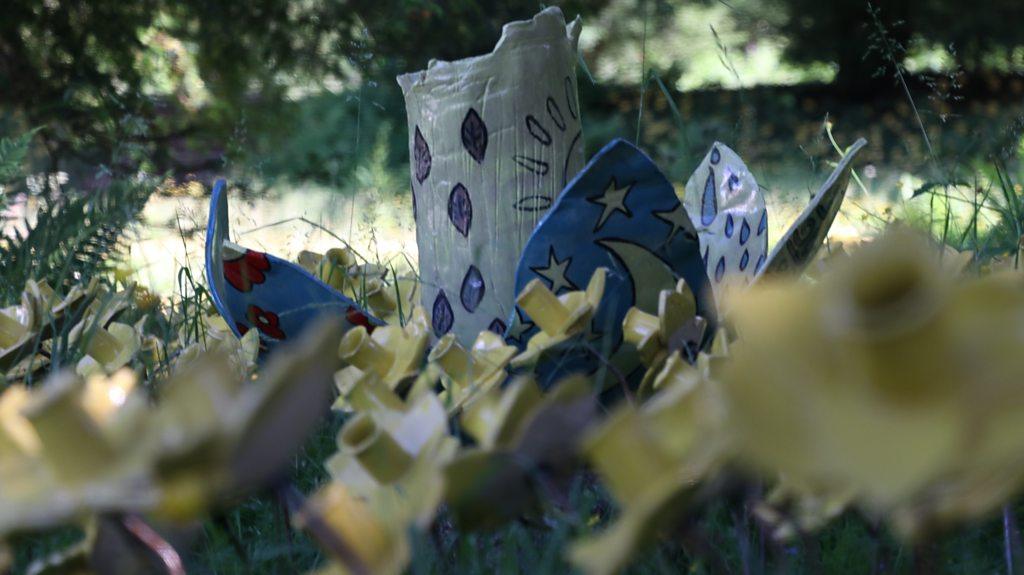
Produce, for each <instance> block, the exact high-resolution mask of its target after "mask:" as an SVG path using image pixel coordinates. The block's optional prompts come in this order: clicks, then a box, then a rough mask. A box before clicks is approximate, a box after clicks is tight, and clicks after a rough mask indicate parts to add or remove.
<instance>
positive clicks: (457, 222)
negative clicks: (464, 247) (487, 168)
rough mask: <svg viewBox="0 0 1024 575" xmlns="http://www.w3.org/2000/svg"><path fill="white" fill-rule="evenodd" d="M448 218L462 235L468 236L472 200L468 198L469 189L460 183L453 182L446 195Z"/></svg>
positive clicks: (470, 224) (471, 220)
mask: <svg viewBox="0 0 1024 575" xmlns="http://www.w3.org/2000/svg"><path fill="white" fill-rule="evenodd" d="M448 219H449V220H451V221H452V225H453V226H455V229H457V230H459V233H460V234H462V235H463V237H468V236H469V229H470V227H472V225H473V202H472V200H470V199H469V190H467V189H466V186H463V185H462V184H455V187H454V188H452V193H451V195H450V196H448Z"/></svg>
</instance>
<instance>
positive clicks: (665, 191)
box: [506, 140, 716, 356]
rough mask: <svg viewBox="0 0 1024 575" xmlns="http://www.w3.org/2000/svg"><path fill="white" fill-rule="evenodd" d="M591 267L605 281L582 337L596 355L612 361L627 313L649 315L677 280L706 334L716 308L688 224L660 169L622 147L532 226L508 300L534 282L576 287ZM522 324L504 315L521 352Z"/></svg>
mask: <svg viewBox="0 0 1024 575" xmlns="http://www.w3.org/2000/svg"><path fill="white" fill-rule="evenodd" d="M599 267H604V268H607V269H608V277H607V281H606V284H605V292H604V298H603V300H602V303H601V307H600V308H599V309H598V311H597V313H596V314H595V317H594V321H593V325H592V326H591V329H590V330H589V332H588V333H589V335H590V337H591V339H592V341H591V343H592V344H593V346H594V347H595V348H597V349H598V350H603V351H605V352H606V354H607V355H609V356H612V355H614V354H615V352H616V351H617V350H618V349H619V347H620V345H621V342H622V320H623V318H624V317H625V315H626V312H627V311H628V310H629V308H630V307H633V306H638V307H640V308H641V309H643V310H644V311H648V312H651V313H657V309H658V296H659V294H660V292H661V290H666V289H673V288H674V287H675V282H676V280H677V279H678V278H680V277H682V278H685V279H686V283H687V284H688V285H689V286H690V288H691V289H692V290H693V291H694V294H695V295H696V297H697V302H698V313H699V314H700V315H701V316H703V317H704V318H706V319H707V320H708V323H709V326H710V328H711V329H709V330H708V333H709V334H710V333H712V332H713V330H714V326H715V324H716V314H715V309H716V308H715V303H714V299H713V296H712V292H711V286H710V283H709V281H708V276H707V273H706V271H705V267H704V265H703V261H702V259H701V254H700V245H699V242H698V239H697V234H696V233H695V232H694V227H693V223H692V222H691V221H690V218H689V216H688V215H687V213H686V210H685V209H684V207H683V206H682V204H681V203H680V202H679V199H678V197H677V196H676V193H675V190H674V189H673V187H672V184H671V183H669V181H668V179H667V178H666V177H665V175H664V174H662V172H661V170H659V169H658V167H657V166H656V165H655V164H654V162H653V161H651V159H650V158H648V157H647V156H646V155H645V154H644V153H643V152H641V151H640V150H639V149H637V148H636V147H635V146H633V145H632V144H630V143H629V142H626V141H625V140H615V141H613V142H611V143H609V144H608V145H607V146H605V147H604V149H603V150H601V151H600V152H598V154H597V155H596V156H594V158H593V159H592V160H591V161H590V163H589V164H587V166H586V167H585V168H584V169H583V171H582V172H580V173H579V174H578V175H577V176H576V178H574V179H573V180H572V182H570V183H569V185H568V186H566V188H565V189H564V190H563V191H562V193H561V194H560V195H559V196H558V198H557V200H556V201H555V203H554V205H553V206H552V208H551V210H550V211H549V212H548V213H547V214H546V215H545V216H544V218H543V219H542V220H541V221H540V223H539V224H538V225H537V228H536V229H535V230H534V231H533V234H532V235H531V236H530V239H529V241H528V242H527V244H526V247H525V248H524V249H523V253H522V256H521V257H520V260H519V265H518V267H517V269H516V281H515V287H516V293H519V292H521V291H522V289H523V288H524V287H526V284H527V283H529V282H530V280H533V279H535V278H541V279H542V281H544V283H545V285H547V286H548V287H549V288H551V287H554V286H564V285H575V286H581V288H582V286H586V285H587V282H588V281H589V280H590V277H591V275H592V274H593V273H594V270H596V269H597V268H599ZM527 320H528V318H527V317H526V314H525V312H523V311H522V310H518V309H517V310H514V311H513V312H512V314H511V315H510V316H509V319H508V322H507V324H508V325H509V329H508V331H507V332H506V333H507V334H508V335H509V339H510V341H511V342H512V343H515V344H517V345H520V346H522V345H524V344H525V343H526V341H527V340H528V339H529V336H530V334H532V333H534V332H535V331H536V329H537V328H536V327H531V328H530V329H528V330H527V329H524V327H525V326H527V325H529V324H528V323H527ZM513 336H515V337H513Z"/></svg>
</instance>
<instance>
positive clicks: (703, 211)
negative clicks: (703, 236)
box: [700, 170, 718, 226]
mask: <svg viewBox="0 0 1024 575" xmlns="http://www.w3.org/2000/svg"><path fill="white" fill-rule="evenodd" d="M717 215H718V196H716V195H715V171H714V170H711V171H710V172H708V179H707V181H706V182H704V195H703V197H702V198H701V201H700V223H702V224H704V225H705V226H710V225H711V222H713V221H715V216H717Z"/></svg>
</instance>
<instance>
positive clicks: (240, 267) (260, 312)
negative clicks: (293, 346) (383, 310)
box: [206, 180, 381, 348]
mask: <svg viewBox="0 0 1024 575" xmlns="http://www.w3.org/2000/svg"><path fill="white" fill-rule="evenodd" d="M228 233H229V223H228V199H227V190H226V184H225V182H224V180H219V181H218V182H217V183H216V184H215V185H214V188H213V195H212V197H211V198H210V217H209V223H208V225H207V232H206V280H207V282H208V284H209V286H210V295H211V297H212V299H213V303H214V305H215V306H216V307H217V311H219V312H220V314H221V316H223V317H224V320H225V321H227V323H228V326H229V327H230V328H231V330H232V331H233V332H235V334H236V335H238V336H239V337H241V336H243V335H245V333H246V332H248V331H249V330H250V329H256V330H257V331H258V332H259V335H260V343H261V345H260V347H262V348H269V347H271V346H273V345H275V344H277V343H280V342H283V341H287V340H288V339H290V338H294V337H298V335H299V334H300V333H301V332H302V331H303V330H304V329H305V328H307V327H308V326H309V325H311V324H313V323H314V322H315V321H316V320H317V319H318V318H320V317H322V316H324V315H334V316H338V317H341V318H343V320H344V322H345V327H346V329H348V328H350V327H352V326H356V325H360V326H363V327H373V326H376V325H380V324H381V321H380V320H378V319H376V318H374V317H373V316H371V315H369V314H367V313H366V312H364V311H363V310H362V309H361V308H360V307H359V306H358V305H356V303H355V301H353V299H352V298H351V297H349V296H348V295H345V294H344V293H342V291H340V290H343V289H344V286H343V285H342V284H340V283H339V284H338V285H337V287H332V286H331V285H329V284H328V283H325V281H323V280H322V279H320V278H317V277H314V276H313V275H312V274H310V273H309V272H308V271H306V270H305V269H303V267H302V266H301V265H299V264H294V263H291V262H289V261H285V260H283V259H281V258H278V257H275V256H273V255H270V254H266V253H263V252H258V251H255V250H250V249H247V248H244V247H241V246H239V245H237V244H234V243H231V242H230V241H228ZM328 263H329V264H330V263H334V262H332V261H331V260H328ZM332 271H333V267H327V268H326V275H327V279H328V281H330V280H331V278H332V277H334V276H333V274H332ZM341 275H342V271H341V270H339V271H338V272H337V277H338V278H339V281H340V278H341Z"/></svg>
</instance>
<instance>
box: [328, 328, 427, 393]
mask: <svg viewBox="0 0 1024 575" xmlns="http://www.w3.org/2000/svg"><path fill="white" fill-rule="evenodd" d="M429 329H430V328H429V327H428V323H427V319H426V314H425V313H424V312H423V309H422V308H416V309H415V310H414V311H413V313H412V315H411V317H410V319H409V321H408V323H406V324H405V326H404V327H402V326H398V325H388V326H382V327H378V328H375V329H374V330H373V334H372V335H371V334H370V333H369V331H367V329H366V328H365V327H363V326H356V327H355V328H352V329H350V330H349V331H348V332H347V333H346V334H345V337H344V338H342V340H341V345H340V347H339V348H338V353H339V355H340V356H341V360H342V361H343V362H345V363H346V364H348V367H346V368H345V369H343V370H341V372H339V373H338V375H337V376H336V378H335V381H336V382H337V386H338V390H339V392H340V393H341V395H342V397H346V396H347V395H348V394H350V393H351V392H352V390H353V389H354V388H355V387H356V386H357V385H358V384H359V382H361V381H371V380H379V381H381V382H383V383H384V385H386V386H387V387H388V388H389V389H393V390H400V391H401V392H403V393H404V392H405V391H406V390H407V389H408V388H409V387H410V386H411V384H412V382H413V381H415V379H416V377H417V375H418V373H419V370H420V367H421V366H422V364H423V356H424V354H425V353H426V349H427V343H428V342H429V340H430V335H429ZM337 407H338V408H339V409H343V408H344V402H342V403H340V404H338V405H337Z"/></svg>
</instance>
